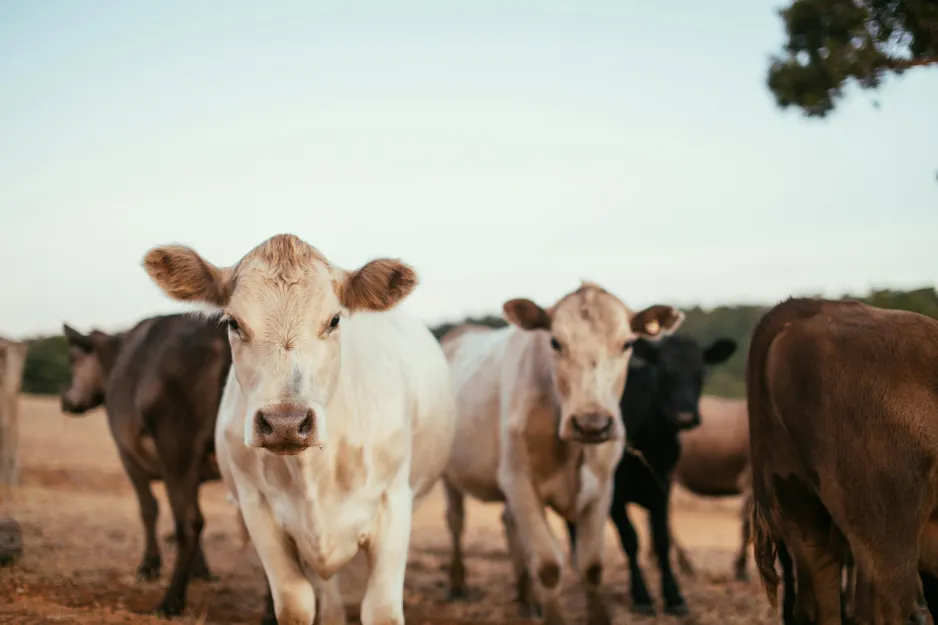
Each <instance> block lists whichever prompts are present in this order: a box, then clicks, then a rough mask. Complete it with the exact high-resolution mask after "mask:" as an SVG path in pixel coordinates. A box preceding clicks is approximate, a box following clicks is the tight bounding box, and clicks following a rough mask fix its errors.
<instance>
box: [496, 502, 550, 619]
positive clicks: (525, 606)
mask: <svg viewBox="0 0 938 625" xmlns="http://www.w3.org/2000/svg"><path fill="white" fill-rule="evenodd" d="M502 525H503V526H504V528H505V540H506V541H507V543H508V554H509V555H510V556H511V564H512V567H514V569H515V584H516V587H517V601H518V603H519V604H520V605H521V615H522V617H523V618H541V605H540V603H539V602H538V598H537V592H536V590H535V589H534V581H533V580H532V579H531V574H530V573H529V572H528V563H527V558H526V556H525V553H524V545H523V544H522V543H521V537H520V536H518V525H517V524H516V523H515V520H514V517H513V516H512V514H511V510H510V509H509V508H508V506H507V505H506V506H505V507H504V509H503V510H502Z"/></svg>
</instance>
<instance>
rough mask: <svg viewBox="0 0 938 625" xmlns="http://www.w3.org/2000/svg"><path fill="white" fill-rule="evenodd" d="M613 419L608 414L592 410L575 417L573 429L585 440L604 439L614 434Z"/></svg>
mask: <svg viewBox="0 0 938 625" xmlns="http://www.w3.org/2000/svg"><path fill="white" fill-rule="evenodd" d="M612 419H613V417H612V416H611V415H608V414H603V413H598V412H591V413H587V414H582V415H576V416H574V417H573V430H574V431H575V432H576V433H577V435H578V436H579V438H580V439H581V440H583V441H584V442H591V441H604V440H606V439H608V438H609V436H610V435H611V434H612Z"/></svg>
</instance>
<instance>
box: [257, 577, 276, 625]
mask: <svg viewBox="0 0 938 625" xmlns="http://www.w3.org/2000/svg"><path fill="white" fill-rule="evenodd" d="M264 587H265V588H266V589H267V592H266V593H265V594H264V615H263V616H262V617H261V625H277V613H276V612H275V611H274V595H273V594H272V593H271V591H270V584H269V583H267V578H266V577H265V578H264Z"/></svg>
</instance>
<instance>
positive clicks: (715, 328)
mask: <svg viewBox="0 0 938 625" xmlns="http://www.w3.org/2000/svg"><path fill="white" fill-rule="evenodd" d="M845 298H850V296H845ZM850 299H861V300H862V301H865V302H867V303H869V304H872V305H874V306H879V307H880V308H898V309H902V310H911V311H914V312H917V313H921V314H923V315H928V316H930V317H933V318H935V319H938V291H936V290H935V289H934V288H922V289H916V290H912V291H895V290H889V289H884V290H876V291H873V292H871V293H869V294H868V295H866V296H865V297H862V298H855V297H854V298H850ZM766 310H768V306H719V307H717V308H712V309H704V308H699V307H694V308H688V309H685V310H684V313H685V314H686V315H687V319H686V321H685V322H684V325H683V326H682V327H681V330H680V332H681V333H684V334H687V335H689V336H693V337H694V338H696V339H697V340H698V341H700V342H701V343H702V344H704V345H706V344H708V343H709V342H710V341H713V340H714V339H717V338H721V337H727V338H732V339H735V340H736V341H737V342H738V343H739V348H738V349H737V351H736V353H735V354H733V357H732V358H730V360H729V361H728V362H726V363H724V364H722V365H720V366H719V367H716V368H715V369H714V370H713V372H712V373H711V374H710V377H709V379H708V382H707V388H706V389H705V391H706V392H707V393H710V394H713V395H721V396H724V397H742V396H743V395H744V394H745V390H746V389H745V384H744V382H743V376H744V371H743V370H744V367H745V364H746V351H747V349H748V346H749V336H750V334H751V332H752V329H753V328H754V327H755V325H756V323H757V322H758V321H759V318H760V317H761V316H762V315H763V314H764V313H765V311H766ZM462 323H478V324H481V325H485V326H489V327H492V328H499V327H502V326H504V325H505V320H504V319H503V318H502V317H501V316H497V315H488V316H484V317H470V318H468V319H465V320H464V321H461V322H458V323H443V324H440V325H438V326H436V327H434V328H432V331H433V335H434V336H436V337H437V338H438V339H439V338H440V337H441V336H443V334H445V333H446V332H448V331H449V330H450V329H452V328H453V327H455V326H457V325H460V324H462ZM27 343H28V344H29V352H28V354H27V357H26V368H25V371H24V373H23V391H24V392H26V393H37V394H50V395H51V394H56V393H58V392H59V391H61V390H62V389H63V388H65V387H66V386H67V385H68V383H69V378H70V372H69V366H68V344H67V343H66V341H65V337H63V336H62V335H55V336H47V337H39V338H35V339H31V340H29V341H27Z"/></svg>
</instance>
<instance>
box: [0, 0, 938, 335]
mask: <svg viewBox="0 0 938 625" xmlns="http://www.w3.org/2000/svg"><path fill="white" fill-rule="evenodd" d="M705 5H706V6H705ZM717 5H718V6H719V12H716V10H715V8H716V6H717ZM778 6H780V3H779V2H766V1H762V0H724V1H722V2H719V3H702V2H697V1H690V0H685V1H681V2H672V3H660V2H649V1H641V2H627V3H626V2H586V1H581V0H577V1H575V2H574V1H570V2H549V1H548V2H544V1H538V2H534V1H527V2H520V1H514V2H509V1H504V0H502V1H498V2H495V1H491V0H487V1H483V0H473V2H471V3H470V2H462V3H456V2H431V1H425V2H412V1H400V0H398V1H395V2H348V3H335V2H330V3H325V2H308V1H298V0H297V1H286V0H280V1H278V2H276V3H264V2H245V1H237V2H235V1H230V0H226V1H221V0H211V1H209V0H200V2H183V1H175V2H169V1H160V2H152V1H146V2H144V1H120V2H118V1H116V0H112V1H103V0H102V1H98V2H79V1H77V0H72V1H57V0H44V1H42V2H37V1H36V0H15V1H12V0H7V1H5V2H3V3H2V4H0V211H2V221H0V224H2V225H0V268H2V269H0V271H2V276H0V287H2V295H0V334H6V335H10V336H14V337H23V336H28V335H31V334H35V333H47V332H58V331H60V327H61V323H62V322H63V321H67V322H68V323H70V324H72V325H74V326H75V327H77V328H80V329H82V330H87V329H90V328H91V327H92V326H94V327H99V328H102V329H118V328H123V327H127V326H130V325H131V324H133V323H135V322H136V321H138V320H139V319H141V318H143V317H145V316H149V315H153V314H157V313H163V312H170V311H176V310H186V307H184V306H181V305H179V304H175V303H174V302H171V301H170V300H169V299H167V298H166V297H165V296H164V295H163V294H162V293H161V292H160V291H159V290H158V289H157V287H156V286H155V285H154V284H153V283H152V282H151V281H150V279H149V278H148V277H147V276H146V274H145V273H144V271H143V269H142V268H141V266H140V262H141V259H142V257H143V255H144V253H145V252H146V251H147V250H148V249H149V248H150V247H152V246H154V245H158V244H163V243H171V242H179V243H184V244H187V245H191V246H193V247H195V249H197V250H198V251H199V252H200V253H201V254H203V255H204V256H205V257H206V258H207V259H209V260H211V261H212V262H215V263H217V264H230V263H233V262H235V261H237V260H238V259H239V258H240V257H241V256H242V255H243V254H244V253H246V252H247V251H248V250H249V249H251V248H252V247H253V246H254V245H256V244H257V243H260V242H261V241H262V240H264V239H266V238H267V237H269V236H271V235H274V234H277V233H280V232H292V233H294V234H296V235H298V236H300V237H302V238H304V239H305V240H306V241H308V242H309V243H311V244H313V245H315V246H316V247H318V248H319V249H320V250H322V252H323V253H324V254H326V255H327V256H328V257H329V258H330V259H331V260H332V261H334V262H335V263H337V264H339V265H341V266H344V267H347V268H354V267H357V266H359V265H361V264H363V263H364V262H366V261H368V260H369V259H371V258H374V257H377V256H394V257H400V258H402V259H404V260H405V261H407V262H409V263H410V264H412V265H413V266H414V267H415V268H416V269H417V271H418V273H419V275H420V277H421V285H420V286H419V287H418V288H417V290H416V291H415V293H414V294H413V295H412V296H411V297H410V298H409V299H408V300H407V301H406V302H405V304H404V306H405V307H406V308H407V309H408V310H410V311H412V312H414V313H416V314H418V315H420V316H421V317H422V318H424V319H425V320H426V321H427V322H429V323H436V322H439V321H442V320H450V319H461V318H462V317H463V316H465V315H466V314H483V313H488V312H496V313H497V312H499V311H500V309H501V304H502V302H503V301H505V300H506V299H509V298H512V297H530V298H532V299H534V300H536V301H538V302H540V303H542V304H544V305H548V304H551V303H553V301H554V300H556V299H557V298H558V297H560V296H561V295H563V294H564V293H566V292H568V291H570V290H572V289H574V288H576V286H577V285H578V284H579V281H580V279H581V278H583V279H590V280H593V281H596V282H599V283H600V284H602V285H603V286H605V287H607V288H608V289H610V290H612V291H613V292H614V293H616V294H617V295H619V296H620V297H621V298H622V299H623V300H624V301H625V302H626V303H627V304H629V305H630V306H632V307H633V308H638V307H642V306H646V305H649V304H652V303H656V302H662V303H674V304H677V305H682V306H683V305H693V304H702V305H705V306H711V305H715V304H720V303H739V302H760V303H769V304H771V303H773V302H774V301H776V300H778V299H780V298H783V297H786V296H788V295H789V294H805V293H817V292H823V293H825V294H828V295H833V296H837V295H840V294H842V293H843V292H845V291H851V292H862V291H865V290H867V289H868V288H870V287H873V286H882V287H894V288H904V287H911V286H928V285H934V284H935V283H936V281H938V256H936V254H935V246H936V243H935V241H936V237H938V182H936V179H935V172H936V170H938V115H936V114H935V109H936V103H938V73H936V72H935V71H931V72H929V70H921V71H918V72H914V71H913V72H910V73H908V74H907V75H906V76H904V77H902V78H900V79H890V80H888V81H887V84H886V85H885V86H884V88H883V89H881V90H880V91H879V92H877V93H875V94H868V93H859V92H857V91H855V90H851V95H852V96H853V97H850V98H849V101H847V102H846V103H845V104H844V105H843V106H841V107H840V109H839V110H838V111H836V112H835V114H834V115H833V116H832V117H831V118H830V119H829V120H825V121H817V120H806V119H804V118H803V117H802V116H801V114H800V113H799V112H797V111H789V112H785V113H783V112H781V111H779V110H778V109H777V108H776V107H775V104H774V101H773V99H772V97H771V94H770V93H769V92H768V90H767V88H766V87H765V75H766V68H767V65H768V56H769V54H770V53H771V52H774V51H775V50H776V49H777V48H778V47H779V44H780V42H781V40H782V36H783V29H782V23H781V20H780V19H779V18H778V16H777V14H776V9H777V8H778ZM707 7H712V8H711V10H709V11H708V10H707ZM874 97H875V98H877V99H879V100H880V101H881V102H882V105H883V106H882V108H881V109H880V110H876V109H875V108H874V107H873V106H872V104H871V102H872V99H873V98H874Z"/></svg>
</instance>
